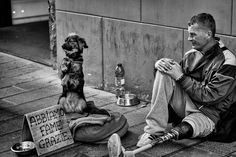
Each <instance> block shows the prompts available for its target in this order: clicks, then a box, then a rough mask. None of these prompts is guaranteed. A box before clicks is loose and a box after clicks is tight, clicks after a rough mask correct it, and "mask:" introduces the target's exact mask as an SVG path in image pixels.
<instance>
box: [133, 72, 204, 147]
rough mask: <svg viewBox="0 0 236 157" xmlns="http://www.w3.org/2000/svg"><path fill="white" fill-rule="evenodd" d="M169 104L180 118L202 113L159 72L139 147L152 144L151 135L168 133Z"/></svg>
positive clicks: (181, 91)
mask: <svg viewBox="0 0 236 157" xmlns="http://www.w3.org/2000/svg"><path fill="white" fill-rule="evenodd" d="M168 104H170V105H171V106H172V108H173V110H174V111H175V112H176V114H177V115H178V116H179V117H180V118H184V117H185V116H186V115H187V114H189V113H192V112H200V111H199V110H198V109H197V108H196V106H195V105H194V104H193V103H192V101H191V99H190V98H189V97H188V95H187V94H186V93H185V92H184V91H183V90H182V89H181V87H180V86H179V85H178V84H177V83H176V82H175V80H173V79H172V78H171V77H170V76H168V75H166V74H163V73H161V72H159V71H157V72H156V77H155V80H154V84H153V92H152V100H151V109H150V111H149V113H148V114H147V116H146V123H147V125H146V126H145V127H144V132H145V133H144V134H143V135H141V138H140V140H139V142H138V143H137V146H143V145H146V144H148V143H150V138H149V136H150V135H162V134H164V132H166V128H167V124H168V119H169V113H168Z"/></svg>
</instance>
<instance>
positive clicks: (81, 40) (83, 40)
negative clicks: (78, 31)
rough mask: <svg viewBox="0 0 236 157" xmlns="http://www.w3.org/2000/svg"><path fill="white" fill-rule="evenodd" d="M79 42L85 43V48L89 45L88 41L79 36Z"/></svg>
mask: <svg viewBox="0 0 236 157" xmlns="http://www.w3.org/2000/svg"><path fill="white" fill-rule="evenodd" d="M79 42H80V43H82V44H83V48H85V49H87V48H88V45H87V43H86V41H85V39H84V38H79Z"/></svg>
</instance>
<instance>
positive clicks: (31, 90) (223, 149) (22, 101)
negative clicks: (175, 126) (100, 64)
mask: <svg viewBox="0 0 236 157" xmlns="http://www.w3.org/2000/svg"><path fill="white" fill-rule="evenodd" d="M0 69H1V70H0V128H1V129H0V157H15V156H16V154H14V153H13V152H11V150H10V148H11V146H12V145H13V144H15V143H17V142H20V141H21V130H22V122H23V116H24V114H26V113H29V112H32V111H36V110H39V109H43V108H46V107H49V106H53V105H56V103H57V100H58V97H59V95H60V93H61V91H62V89H61V86H60V80H59V79H58V77H57V74H56V71H55V70H52V68H51V67H47V66H44V65H40V64H38V63H34V62H31V61H28V60H24V59H21V58H18V57H14V56H10V55H7V54H4V53H1V52H0ZM84 90H85V96H86V99H87V100H88V101H90V100H91V101H94V102H95V104H96V105H97V106H99V107H101V108H105V109H110V110H113V111H117V112H120V113H122V114H124V115H125V117H126V118H127V119H128V123H129V126H130V127H129V130H128V132H127V134H126V135H125V136H124V137H122V139H121V140H122V145H123V146H124V147H125V148H126V150H133V149H135V148H136V146H135V145H136V143H137V140H138V136H139V135H140V134H142V133H143V127H144V126H145V116H146V114H147V112H148V111H149V108H150V105H149V104H146V102H142V101H141V103H140V104H139V105H137V106H132V107H120V106H117V105H116V98H115V95H114V94H112V93H109V92H106V91H101V90H97V89H94V88H92V87H90V86H85V88H84ZM143 106H146V107H143ZM32 156H37V155H32ZM45 156H50V157H108V152H107V146H106V145H103V144H100V145H97V144H86V143H79V142H76V143H74V144H73V145H70V146H69V147H66V148H63V149H60V150H59V151H55V152H53V153H50V154H47V155H45ZM136 156H137V157H159V156H168V157H218V156H225V157H226V156H227V157H236V142H233V143H219V142H210V141H201V140H199V139H198V140H197V139H185V140H180V141H169V142H166V143H163V144H160V145H156V146H154V147H153V148H151V149H149V150H147V151H144V152H141V153H139V154H137V155H136Z"/></svg>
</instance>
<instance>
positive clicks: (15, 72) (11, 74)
mask: <svg viewBox="0 0 236 157" xmlns="http://www.w3.org/2000/svg"><path fill="white" fill-rule="evenodd" d="M39 69H40V67H38V66H35V65H31V66H29V67H22V68H18V69H12V70H9V71H8V72H7V73H4V71H3V73H0V77H1V78H8V77H16V76H20V75H25V74H27V73H31V72H34V71H36V70H39Z"/></svg>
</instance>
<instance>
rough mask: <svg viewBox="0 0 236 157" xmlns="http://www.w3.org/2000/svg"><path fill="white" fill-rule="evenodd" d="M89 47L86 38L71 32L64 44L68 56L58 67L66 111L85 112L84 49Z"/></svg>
mask: <svg viewBox="0 0 236 157" xmlns="http://www.w3.org/2000/svg"><path fill="white" fill-rule="evenodd" d="M84 48H88V45H87V43H86V41H85V39H84V38H81V37H80V36H79V35H77V34H75V33H71V34H69V35H68V37H67V38H66V39H65V43H64V44H63V45H62V49H63V50H64V52H65V54H66V57H65V58H63V60H62V63H61V64H60V66H59V68H58V75H59V77H60V79H61V85H62V88H63V91H62V95H61V96H60V97H59V100H58V104H60V105H61V106H62V107H63V108H64V110H65V112H67V113H71V112H77V113H83V112H84V110H85V109H86V107H87V105H86V100H85V96H84V90H83V88H84V73H83V50H84Z"/></svg>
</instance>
